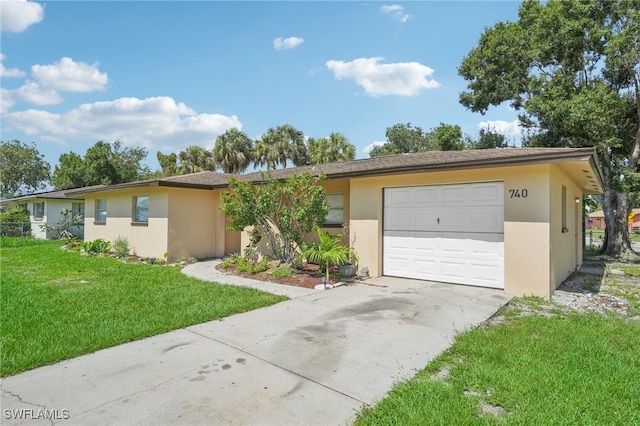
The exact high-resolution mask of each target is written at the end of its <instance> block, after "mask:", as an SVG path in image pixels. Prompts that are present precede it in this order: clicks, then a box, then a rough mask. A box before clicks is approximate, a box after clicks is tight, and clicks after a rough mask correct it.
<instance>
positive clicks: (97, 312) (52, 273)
mask: <svg viewBox="0 0 640 426" xmlns="http://www.w3.org/2000/svg"><path fill="white" fill-rule="evenodd" d="M60 245H61V244H60V243H59V242H58V243H48V244H44V245H25V246H23V247H19V246H18V247H7V246H6V245H3V247H2V248H0V262H1V264H0V267H1V271H2V281H1V286H2V287H1V293H0V296H1V308H2V311H1V312H0V319H1V323H0V327H1V329H0V343H1V347H0V359H1V360H2V364H1V366H0V375H2V376H6V375H11V374H16V373H19V372H21V371H24V370H27V369H31V368H34V367H37V366H41V365H45V364H51V363H54V362H57V361H60V360H63V359H66V358H71V357H74V356H78V355H82V354H86V353H90V352H93V351H96V350H98V349H102V348H106V347H109V346H113V345H117V344H120V343H124V342H129V341H132V340H137V339H141V338H143V337H147V336H152V335H155V334H158V333H162V332H166V331H169V330H174V329H178V328H181V327H185V326H188V325H192V324H197V323H202V322H205V321H209V320H213V319H217V318H221V317H225V316H228V315H232V314H235V313H239V312H245V311H249V310H252V309H256V308H259V307H262V306H267V305H271V304H274V303H277V302H280V301H282V300H285V299H286V298H285V297H281V296H275V295H272V294H269V293H264V292H261V291H257V290H253V289H247V288H241V287H234V286H225V285H219V284H215V283H209V282H203V281H200V280H197V279H194V278H190V277H187V276H185V275H183V274H182V273H181V272H180V268H178V267H175V266H159V265H148V264H126V263H123V262H120V261H118V260H116V259H112V258H107V257H89V256H81V255H80V254H78V253H74V252H66V251H63V250H61V249H60Z"/></svg>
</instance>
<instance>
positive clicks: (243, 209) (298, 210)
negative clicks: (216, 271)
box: [220, 173, 329, 267]
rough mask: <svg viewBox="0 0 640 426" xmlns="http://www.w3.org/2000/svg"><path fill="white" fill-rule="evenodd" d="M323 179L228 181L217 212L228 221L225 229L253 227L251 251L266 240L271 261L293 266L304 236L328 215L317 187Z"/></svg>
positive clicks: (264, 177) (265, 176)
mask: <svg viewBox="0 0 640 426" xmlns="http://www.w3.org/2000/svg"><path fill="white" fill-rule="evenodd" d="M322 179H323V178H322V177H318V176H312V175H311V174H308V173H307V174H298V175H296V174H294V175H291V176H290V177H289V178H288V179H287V180H286V181H284V182H280V181H278V180H276V179H274V178H273V177H271V175H270V174H262V182H258V183H255V184H254V183H251V182H243V181H241V180H238V179H235V178H230V179H229V192H227V193H225V194H223V195H222V201H223V204H222V205H221V206H220V211H222V212H224V213H225V214H227V215H228V216H229V217H230V219H231V220H230V221H229V223H228V225H227V228H228V229H230V230H234V231H242V230H244V229H245V228H247V227H252V231H251V245H250V249H252V250H255V248H256V246H257V244H258V243H259V242H260V241H261V240H262V238H266V242H267V244H266V245H267V248H268V250H269V253H268V255H269V256H271V258H273V259H277V260H280V261H282V262H284V263H285V264H287V265H288V266H289V267H296V266H297V263H298V261H299V255H300V247H301V246H302V239H303V237H304V234H306V233H308V232H311V231H312V230H313V229H314V228H316V227H318V226H320V225H322V223H323V222H324V218H325V217H326V215H327V213H328V212H329V206H328V204H327V201H326V200H325V196H324V189H323V188H322V187H321V186H318V185H316V184H317V183H318V182H319V181H320V180H322Z"/></svg>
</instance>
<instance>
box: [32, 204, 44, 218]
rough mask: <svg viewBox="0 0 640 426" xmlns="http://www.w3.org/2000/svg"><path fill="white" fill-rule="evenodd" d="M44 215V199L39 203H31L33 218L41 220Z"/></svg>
mask: <svg viewBox="0 0 640 426" xmlns="http://www.w3.org/2000/svg"><path fill="white" fill-rule="evenodd" d="M43 217H44V201H43V202H41V203H33V218H34V219H35V220H42V218H43Z"/></svg>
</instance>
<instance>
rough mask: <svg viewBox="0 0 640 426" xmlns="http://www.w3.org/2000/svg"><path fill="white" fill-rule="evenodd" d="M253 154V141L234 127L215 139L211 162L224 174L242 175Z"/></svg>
mask: <svg viewBox="0 0 640 426" xmlns="http://www.w3.org/2000/svg"><path fill="white" fill-rule="evenodd" d="M253 152H254V144H253V141H252V140H251V139H249V137H248V136H247V135H246V134H245V133H244V132H242V131H240V130H239V129H237V128H235V127H234V128H232V129H229V130H227V131H226V132H224V133H223V134H221V135H220V136H218V138H217V139H216V144H215V146H214V147H213V160H214V162H215V164H216V165H217V166H218V167H220V168H221V169H222V171H224V172H225V173H242V172H244V171H245V170H246V169H247V167H249V163H250V162H251V158H252V157H253Z"/></svg>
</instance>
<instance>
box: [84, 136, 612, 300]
mask: <svg viewBox="0 0 640 426" xmlns="http://www.w3.org/2000/svg"><path fill="white" fill-rule="evenodd" d="M303 172H309V173H312V174H320V173H322V174H324V175H326V177H327V179H326V180H325V181H323V182H322V183H321V185H322V186H323V187H324V189H325V191H326V193H327V198H328V199H329V201H330V204H331V206H332V211H331V214H330V215H329V217H330V220H331V222H332V225H333V226H340V225H341V224H342V225H345V226H346V229H348V233H349V234H348V236H347V238H348V241H349V242H350V243H351V245H352V247H353V248H354V250H355V251H356V253H357V254H358V257H359V264H360V267H365V266H366V267H367V268H368V270H369V273H370V275H371V276H374V277H375V276H380V275H389V276H395V277H406V278H415V279H421V280H429V281H441V282H448V283H459V284H467V285H476V286H483V287H493V288H501V289H504V291H505V292H507V293H510V294H515V295H528V294H533V295H539V296H547V297H548V296H550V295H551V294H552V293H553V292H554V290H555V289H556V287H557V286H558V285H559V284H560V283H561V282H562V281H563V280H564V279H565V278H567V277H568V276H569V275H570V274H571V273H572V272H573V271H575V270H576V269H577V268H578V267H579V266H580V265H581V263H582V256H583V246H582V232H581V228H582V205H581V201H582V197H583V196H584V195H587V194H601V193H602V174H601V171H600V168H599V165H598V160H597V157H596V154H595V151H594V150H593V149H588V148H580V149H572V148H513V149H492V150H468V151H447V152H439V151H438V152H425V153H416V154H400V155H391V156H384V157H376V158H369V159H362V160H353V161H346V162H339V163H329V164H319V165H310V166H302V167H295V168H287V169H279V170H273V171H271V175H272V176H273V177H274V178H277V179H285V178H286V177H288V176H290V175H291V174H293V173H303ZM229 176H230V175H226V174H222V173H215V172H201V173H194V174H190V175H183V176H174V177H169V178H162V179H157V180H149V181H142V182H134V183H129V184H121V185H114V186H110V187H103V188H94V189H87V190H85V191H81V192H80V193H81V194H83V195H84V197H85V203H86V204H85V206H86V207H85V208H86V218H85V239H86V240H94V239H96V238H105V239H107V240H110V241H113V240H115V239H116V238H117V237H118V236H120V237H126V238H127V239H128V241H129V244H130V246H131V247H132V251H133V252H134V253H135V254H137V255H140V256H144V257H162V256H165V255H166V256H167V257H168V258H169V260H175V259H177V258H180V257H182V256H193V257H196V258H208V257H219V256H224V255H227V254H230V253H235V252H241V251H242V248H243V247H245V246H246V244H247V243H248V237H247V235H246V233H245V232H233V231H227V230H226V229H225V223H226V221H227V219H226V218H225V216H224V214H223V213H222V212H220V211H219V210H218V206H219V205H220V204H221V199H220V194H221V193H222V192H223V191H226V190H227V180H228V178H229ZM239 178H240V179H243V180H251V181H259V180H260V174H259V173H251V174H246V175H240V176H239ZM338 222H341V223H338Z"/></svg>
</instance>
